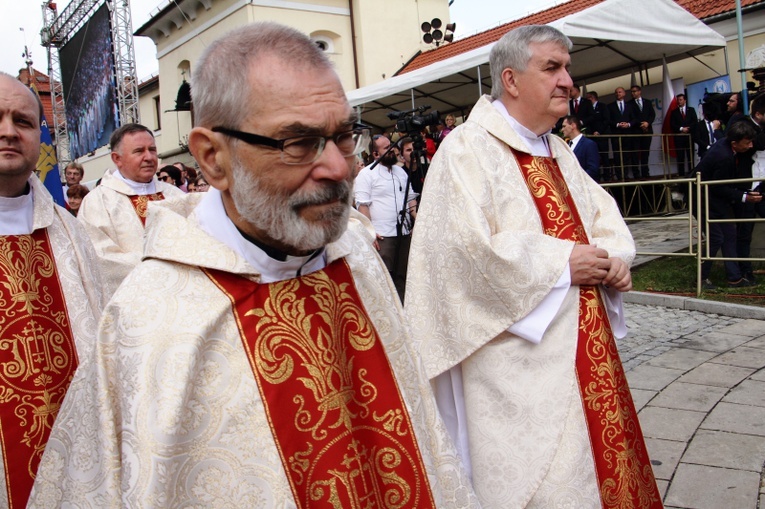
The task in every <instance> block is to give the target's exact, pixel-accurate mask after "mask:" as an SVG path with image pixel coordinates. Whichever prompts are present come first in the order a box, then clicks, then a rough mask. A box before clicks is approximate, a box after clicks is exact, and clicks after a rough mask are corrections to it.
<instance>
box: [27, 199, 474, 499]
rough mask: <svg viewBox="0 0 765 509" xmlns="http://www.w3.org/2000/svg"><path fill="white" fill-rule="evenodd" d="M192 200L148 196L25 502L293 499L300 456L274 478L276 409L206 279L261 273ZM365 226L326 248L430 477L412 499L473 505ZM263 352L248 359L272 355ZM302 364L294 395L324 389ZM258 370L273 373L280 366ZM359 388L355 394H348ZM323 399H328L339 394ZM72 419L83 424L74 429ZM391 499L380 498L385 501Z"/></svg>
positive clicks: (280, 465) (287, 398) (278, 464)
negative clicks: (130, 259) (392, 383)
mask: <svg viewBox="0 0 765 509" xmlns="http://www.w3.org/2000/svg"><path fill="white" fill-rule="evenodd" d="M191 206H192V203H191V201H190V200H175V199H172V200H165V201H164V202H159V203H158V204H152V205H151V207H150V213H149V220H148V221H147V230H146V231H147V242H146V254H145V260H144V262H142V263H141V264H140V265H139V266H138V267H137V268H136V269H135V270H134V271H133V272H132V273H131V274H130V275H129V276H128V277H127V279H126V280H125V284H124V285H122V286H121V287H120V289H119V290H118V291H117V292H116V294H115V295H114V298H113V299H112V301H111V302H110V304H109V306H108V307H107V310H106V311H105V315H104V319H103V321H102V323H101V329H100V332H99V342H98V345H97V353H98V365H97V366H95V368H94V369H91V370H89V371H84V370H80V371H78V372H77V374H76V375H75V382H74V383H78V382H79V385H77V389H78V390H77V392H76V393H73V394H72V396H71V397H70V398H67V401H66V402H65V404H64V407H63V408H62V415H63V416H64V418H63V422H64V423H65V424H64V425H62V426H60V427H56V428H54V430H53V432H52V435H51V439H50V440H49V447H48V451H47V452H46V455H45V456H44V458H43V462H42V466H41V468H40V470H39V472H40V474H39V475H38V479H37V482H36V484H35V488H34V490H33V493H32V500H31V504H30V507H56V506H60V505H62V504H64V505H69V506H72V507H78V508H81V509H85V508H104V507H258V508H272V507H273V508H294V507H298V505H297V504H296V502H295V499H294V497H293V491H292V490H291V485H290V482H294V479H295V476H297V478H298V481H299V480H300V479H302V478H306V479H307V478H309V477H310V475H313V474H312V473H311V472H309V471H306V470H305V467H304V466H303V464H302V463H301V461H302V460H301V457H300V456H299V455H296V456H294V460H295V461H296V463H294V464H292V463H289V461H288V462H287V464H290V465H293V467H292V468H293V469H295V470H293V471H292V472H290V474H291V475H290V476H288V475H286V474H285V469H284V464H285V463H284V460H285V459H286V457H285V458H282V457H281V456H280V454H281V453H283V452H284V450H283V449H280V448H279V447H277V443H276V442H275V438H274V433H272V430H271V429H270V426H271V425H272V424H271V423H272V422H275V421H272V420H269V418H268V414H267V412H268V411H271V412H273V411H274V410H273V409H274V408H275V407H274V406H273V405H272V404H270V405H266V404H264V400H263V396H262V391H261V390H259V385H258V382H257V381H256V376H255V374H254V372H253V368H252V365H251V362H250V360H249V359H248V353H247V349H246V348H245V347H244V346H243V341H242V339H241V336H240V330H239V325H238V320H237V316H238V315H237V313H234V311H233V309H232V302H231V300H230V299H229V297H228V296H227V295H226V294H225V293H224V292H222V291H221V289H220V288H219V287H218V286H217V285H216V283H215V282H214V280H213V279H211V277H209V276H210V274H212V273H214V272H217V273H219V274H220V273H225V274H229V275H230V276H232V277H238V278H244V279H245V280H247V281H252V282H258V281H259V279H260V275H259V274H258V272H257V271H256V270H255V269H253V268H252V266H250V265H249V264H248V263H247V262H246V261H245V259H244V258H243V257H242V256H240V254H239V253H238V252H237V251H235V250H232V249H231V248H230V247H228V246H227V245H225V244H223V243H221V242H219V241H218V240H216V239H215V238H213V237H211V236H209V235H207V234H206V233H205V232H204V231H202V230H201V229H200V228H199V226H198V224H199V223H198V221H199V218H197V217H196V214H193V213H192V209H191ZM197 210H200V209H197ZM189 214H191V216H190V217H188V218H187V217H186V216H187V215H189ZM365 221H366V220H365V219H360V216H359V215H358V214H354V215H353V216H352V219H351V221H350V225H351V226H350V229H349V230H348V231H347V232H346V233H345V234H344V235H343V236H342V237H341V239H340V240H339V241H337V242H335V243H333V244H330V245H329V246H327V248H326V257H327V263H328V264H332V263H333V262H338V263H343V264H347V267H348V268H349V269H350V272H349V274H350V275H352V278H353V283H354V285H355V288H356V290H357V291H358V295H359V297H360V299H361V302H363V306H364V310H365V311H366V314H367V316H368V317H369V319H370V320H371V323H372V325H373V326H374V329H375V330H376V332H377V334H378V336H379V339H380V341H381V344H382V346H383V347H384V350H385V354H386V355H387V358H388V361H389V362H390V367H391V368H392V372H393V374H394V375H395V380H396V383H397V385H398V388H399V391H400V396H401V401H402V402H403V404H404V405H405V408H406V410H407V412H408V415H409V418H410V424H411V429H412V430H413V431H414V436H413V437H412V438H414V439H415V440H416V444H417V445H418V448H419V454H420V456H421V462H422V463H421V464H422V465H423V467H424V471H425V473H426V476H427V479H423V481H424V482H423V484H422V485H421V486H420V487H419V489H420V491H419V493H420V496H421V497H422V498H420V499H419V500H427V498H428V495H427V494H426V491H424V489H425V487H426V485H429V486H430V489H431V491H432V500H433V502H434V503H435V506H436V507H439V508H443V507H454V508H461V507H477V506H478V504H477V501H476V499H475V495H474V494H473V491H472V488H471V486H470V483H469V481H468V479H467V475H466V473H465V471H464V469H463V468H462V466H461V464H460V462H459V459H458V456H457V454H456V451H455V449H454V446H453V445H452V443H451V440H450V439H449V438H448V434H447V432H446V430H445V428H444V426H443V423H442V421H441V419H440V417H439V416H438V412H437V410H436V406H435V401H434V399H433V396H432V393H431V391H430V387H429V384H428V381H427V378H426V377H425V375H424V371H423V369H422V368H421V365H420V364H419V361H418V356H417V355H416V352H415V351H414V349H413V346H412V344H411V341H410V336H409V332H408V326H407V325H406V321H405V319H404V315H403V309H402V308H401V306H400V304H398V300H397V297H396V293H395V288H394V287H393V285H392V283H391V282H390V280H389V278H388V276H387V271H386V269H385V267H384V265H383V264H382V262H381V260H380V259H379V257H377V256H376V255H375V252H374V251H373V247H372V246H371V238H370V237H369V234H368V233H367V230H366V228H367V227H368V224H366V222H365ZM312 274H319V272H316V273H312ZM289 283H290V280H285V281H284V284H287V285H288V284H289ZM284 284H282V283H276V285H277V286H274V289H277V288H281V287H284ZM269 286H270V285H269ZM284 296H285V298H287V299H288V300H289V295H288V294H284ZM285 309H290V308H289V306H287V308H285ZM298 311H299V309H297V308H296V309H295V312H298ZM252 312H253V313H256V314H255V315H250V316H248V319H249V318H252V319H260V317H261V316H263V317H267V316H268V315H260V314H259V313H260V311H259V310H258V309H257V308H255V309H253V310H252ZM264 312H265V310H264ZM297 316H300V315H297ZM242 323H246V322H242ZM267 323H270V322H267ZM275 325H277V326H278V322H277V323H276V324H275ZM285 325H287V324H285ZM293 325H294V324H293ZM268 337H273V336H268ZM317 339H318V338H317ZM362 343H363V342H362ZM270 344H273V343H270ZM310 350H311V349H310V348H309V349H308V350H305V351H306V352H308V351H310ZM295 351H296V350H290V352H293V353H294V352H295ZM268 352H269V350H261V351H259V352H258V355H266V356H267V358H270V357H269V356H270V354H269V353H268ZM280 355H281V352H280ZM290 355H292V354H290ZM278 359H284V357H283V356H282V357H278ZM256 365H257V364H256ZM277 365H278V363H277ZM269 366H270V364H269ZM282 367H284V366H282ZM264 368H265V366H264ZM309 368H310V367H309ZM301 369H304V368H303V367H302V366H301ZM312 369H313V368H310V369H309V373H311V374H310V376H308V377H307V378H306V379H305V381H304V382H302V383H305V384H307V385H305V389H310V388H311V387H313V389H311V390H309V391H308V392H305V393H304V394H310V392H312V391H313V390H316V391H321V390H322V388H321V387H319V386H313V385H308V384H309V379H315V380H322V379H324V378H323V377H322V376H321V375H320V373H318V372H316V371H310V370H312ZM266 371H267V372H268V376H275V377H276V379H277V380H281V374H283V373H282V372H281V371H280V372H278V373H272V372H270V371H268V370H266ZM326 380H333V382H332V383H335V382H334V378H331V379H326ZM73 386H74V384H73ZM286 392H288V394H284V395H283V396H281V397H282V398H283V404H280V405H279V407H280V408H282V411H283V412H288V414H287V415H286V417H288V419H287V420H288V422H289V424H290V426H294V425H295V423H300V422H303V421H302V418H301V420H298V421H295V419H293V418H292V417H289V416H290V415H291V414H292V413H294V412H295V410H294V406H295V405H296V404H299V400H295V399H294V398H295V397H297V393H292V392H291V391H286ZM301 394H303V393H301ZM369 396H370V395H369V393H364V394H358V395H357V397H358V399H359V401H364V400H367V399H369ZM388 396H390V394H389V395H388ZM300 397H301V398H302V397H305V395H303V396H300ZM346 397H350V395H346V396H343V398H346ZM331 401H335V400H331ZM331 401H330V400H327V405H329V406H328V407H327V408H332V407H334V406H335V403H337V404H339V403H340V402H341V401H340V400H336V401H335V403H332V404H330V403H331ZM343 401H350V400H347V399H343ZM269 408H270V409H271V410H269ZM355 411H356V410H354V412H355ZM300 415H301V414H300V412H298V413H297V414H296V415H295V418H297V417H300ZM303 415H306V414H303ZM316 415H317V414H315V413H312V414H311V416H312V418H315V417H316ZM331 415H335V414H331ZM277 417H279V418H281V419H284V417H285V415H278V416H277ZM370 417H372V415H371V414H370ZM377 417H378V418H379V417H381V416H380V415H377ZM402 417H403V416H396V415H395V414H390V415H389V416H388V417H387V418H386V419H390V420H389V421H388V422H390V425H391V427H390V429H392V430H397V429H399V428H400V426H401V425H402V424H403V423H402V421H401V418H402ZM83 420H84V421H86V422H88V423H89V425H88V426H87V427H86V428H87V430H86V431H83V430H82V429H80V424H79V423H80V422H82V421H83ZM333 422H334V419H333ZM334 424H336V425H338V426H341V429H342V426H345V424H344V422H337V423H334ZM318 431H320V429H318ZM294 446H295V447H298V448H301V445H300V443H297V444H294ZM304 449H305V450H309V448H308V447H305V448H304ZM367 452H368V450H367V451H364V453H365V454H366V453H367ZM291 457H292V456H291ZM380 458H381V459H385V460H386V461H388V460H390V459H392V458H393V456H391V455H387V454H383V455H382V456H381V457H380ZM348 461H349V462H351V459H350V457H349V460H348ZM392 465H393V464H392V463H383V464H380V465H378V467H379V468H381V469H382V470H387V469H389V468H390V467H391V466H392ZM348 466H349V467H352V466H353V465H351V464H350V463H349V465H348ZM339 470H343V469H339ZM350 470H354V471H355V469H352V468H350ZM360 471H361V470H359V472H360ZM365 471H366V470H365ZM301 472H303V473H302V474H301ZM367 473H368V472H367ZM301 475H302V476H304V477H301ZM338 475H342V474H341V473H338ZM354 475H355V474H354ZM290 478H292V481H291V480H290ZM338 479H339V477H338ZM357 481H364V480H363V479H357ZM410 500H414V498H411V497H410ZM400 502H401V501H400V500H399V499H395V498H391V499H389V500H388V504H389V506H390V507H396V506H397V504H398V503H400ZM410 504H411V502H410ZM402 506H403V507H409V506H410V505H409V506H407V505H404V504H402ZM362 507H363V506H362Z"/></svg>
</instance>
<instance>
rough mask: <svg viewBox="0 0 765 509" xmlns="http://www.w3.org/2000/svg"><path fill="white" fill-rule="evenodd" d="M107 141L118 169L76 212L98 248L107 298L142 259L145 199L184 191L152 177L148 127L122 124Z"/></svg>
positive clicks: (154, 149)
mask: <svg viewBox="0 0 765 509" xmlns="http://www.w3.org/2000/svg"><path fill="white" fill-rule="evenodd" d="M109 144H110V146H111V150H112V153H111V156H112V162H114V164H115V166H116V168H114V169H111V170H109V171H107V173H106V175H104V178H103V179H102V180H101V185H100V186H98V187H96V188H95V189H94V190H93V191H91V192H90V193H88V195H87V196H86V197H85V198H84V199H83V200H82V205H80V211H79V213H78V214H77V218H78V219H79V220H80V221H82V222H83V224H84V225H85V230H86V231H87V232H88V235H90V238H91V240H92V241H93V246H94V247H95V248H96V254H98V258H99V260H100V262H101V263H100V265H101V274H102V275H103V278H104V284H105V291H104V293H105V294H106V296H107V298H109V297H111V296H112V294H113V293H114V291H115V290H116V289H117V287H118V286H119V285H120V283H121V282H122V280H123V279H125V276H127V275H128V273H129V272H130V271H131V270H133V267H135V266H136V265H138V262H140V261H141V255H142V254H143V236H144V235H143V234H144V223H145V222H146V212H147V205H148V203H149V202H150V201H155V200H164V199H165V198H168V197H170V196H173V195H183V191H181V190H180V189H178V188H177V187H175V186H173V185H170V184H166V183H164V182H159V181H158V180H157V178H156V177H155V173H157V163H158V159H157V145H156V143H155V141H154V134H153V133H152V132H151V129H149V128H148V127H145V126H142V125H141V124H125V125H123V126H122V127H120V128H119V129H117V130H116V131H114V132H113V133H112V136H111V138H110V140H109Z"/></svg>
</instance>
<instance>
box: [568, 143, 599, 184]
mask: <svg viewBox="0 0 765 509" xmlns="http://www.w3.org/2000/svg"><path fill="white" fill-rule="evenodd" d="M574 155H575V156H576V158H577V160H579V164H580V165H581V166H582V168H583V169H584V171H585V172H587V175H589V176H590V177H592V180H594V181H595V182H598V179H599V178H600V154H599V153H598V144H597V143H595V142H594V141H592V140H591V139H589V138H585V137H584V136H582V137H581V138H579V142H578V143H577V144H576V146H575V147H574Z"/></svg>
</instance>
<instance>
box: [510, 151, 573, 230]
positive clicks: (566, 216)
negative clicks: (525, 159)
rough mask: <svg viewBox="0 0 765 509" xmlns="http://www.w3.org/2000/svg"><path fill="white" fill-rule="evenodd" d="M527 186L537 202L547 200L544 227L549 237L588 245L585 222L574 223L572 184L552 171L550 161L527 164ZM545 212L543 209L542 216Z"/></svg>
mask: <svg viewBox="0 0 765 509" xmlns="http://www.w3.org/2000/svg"><path fill="white" fill-rule="evenodd" d="M524 169H525V170H526V175H527V177H526V185H527V186H528V188H529V191H531V194H532V196H534V198H535V199H536V200H540V199H544V200H545V202H547V203H545V206H544V217H543V218H542V224H543V227H544V232H545V234H546V235H549V236H551V237H556V238H559V239H568V240H573V241H575V242H577V243H583V242H586V239H587V234H586V233H585V231H584V226H583V225H582V224H581V221H574V212H573V211H572V210H571V207H570V206H569V199H570V196H569V190H568V185H566V182H565V181H564V180H563V176H562V175H561V174H560V172H554V171H552V170H551V168H550V166H549V164H547V161H545V159H543V158H538V157H535V158H533V159H532V161H531V163H530V164H528V165H524ZM541 213H542V211H541V210H540V214H541Z"/></svg>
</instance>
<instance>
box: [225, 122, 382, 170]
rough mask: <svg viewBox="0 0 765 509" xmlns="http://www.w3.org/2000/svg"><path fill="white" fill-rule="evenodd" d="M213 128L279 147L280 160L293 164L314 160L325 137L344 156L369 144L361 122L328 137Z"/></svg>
mask: <svg viewBox="0 0 765 509" xmlns="http://www.w3.org/2000/svg"><path fill="white" fill-rule="evenodd" d="M212 131H213V132H216V133H221V134H225V135H226V136H231V137H232V138H236V139H238V140H242V141H243V142H245V143H248V144H250V145H260V146H264V147H271V148H275V149H278V150H279V151H280V153H281V158H282V162H283V163H284V164H292V165H298V164H311V163H313V162H314V161H316V160H317V159H318V158H319V157H320V156H321V154H322V152H324V147H325V146H326V145H327V140H332V142H333V143H334V144H335V145H336V146H337V148H338V150H340V153H341V154H342V155H343V157H351V156H355V155H357V154H359V153H361V151H362V150H364V148H365V147H366V146H367V145H369V138H370V135H371V129H370V128H369V127H367V126H365V125H364V124H354V126H353V129H351V130H349V131H343V132H340V133H335V134H333V135H331V136H293V137H290V138H284V139H281V140H276V139H274V138H268V137H266V136H260V135H259V134H253V133H247V132H244V131H237V130H236V129H229V128H227V127H220V126H218V127H213V128H212Z"/></svg>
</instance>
